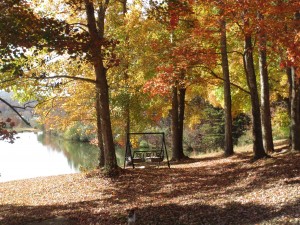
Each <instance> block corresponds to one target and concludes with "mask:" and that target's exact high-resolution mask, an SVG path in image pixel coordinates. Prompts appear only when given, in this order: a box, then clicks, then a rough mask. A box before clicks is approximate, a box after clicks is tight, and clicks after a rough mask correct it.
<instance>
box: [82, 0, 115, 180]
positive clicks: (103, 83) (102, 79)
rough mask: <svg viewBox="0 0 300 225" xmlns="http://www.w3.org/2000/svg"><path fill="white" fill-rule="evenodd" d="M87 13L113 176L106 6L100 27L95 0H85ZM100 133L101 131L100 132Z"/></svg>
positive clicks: (106, 156)
mask: <svg viewBox="0 0 300 225" xmlns="http://www.w3.org/2000/svg"><path fill="white" fill-rule="evenodd" d="M85 7H86V15H87V22H88V30H89V34H90V42H91V46H92V48H91V51H90V53H91V56H92V63H93V66H94V70H95V75H96V88H97V91H96V93H99V102H100V105H99V107H97V108H96V109H98V110H99V111H100V112H97V115H100V120H101V121H100V122H101V127H98V129H101V131H102V137H103V149H104V162H105V164H104V167H105V170H106V172H107V174H108V175H110V176H113V175H115V173H116V172H117V170H116V169H117V167H118V166H117V160H116V154H115V145H114V142H113V135H112V129H111V120H110V110H109V92H108V84H107V79H106V69H105V67H104V65H103V59H102V54H101V40H102V39H103V35H104V18H105V10H106V8H105V7H106V6H103V5H100V10H99V12H98V29H99V30H98V29H97V23H96V19H95V10H94V5H93V2H92V1H90V0H85ZM98 133H99V132H98Z"/></svg>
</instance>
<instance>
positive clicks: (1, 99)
mask: <svg viewBox="0 0 300 225" xmlns="http://www.w3.org/2000/svg"><path fill="white" fill-rule="evenodd" d="M0 101H1V102H3V103H4V104H6V105H7V106H8V107H9V108H11V109H12V110H13V111H14V112H15V113H16V114H17V115H18V116H19V117H20V118H21V119H22V120H23V122H24V123H25V124H26V125H28V126H30V127H31V124H30V123H29V122H28V121H27V120H26V119H24V118H23V117H22V115H21V114H20V113H19V112H18V111H17V110H16V109H15V108H14V106H12V105H11V104H9V103H8V102H7V101H5V100H4V99H3V98H0Z"/></svg>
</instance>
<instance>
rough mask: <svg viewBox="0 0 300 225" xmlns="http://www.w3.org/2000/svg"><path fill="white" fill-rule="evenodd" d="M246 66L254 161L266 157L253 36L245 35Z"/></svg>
mask: <svg viewBox="0 0 300 225" xmlns="http://www.w3.org/2000/svg"><path fill="white" fill-rule="evenodd" d="M244 44H245V45H244V51H245V52H244V66H245V72H246V77H247V83H248V87H249V90H250V98H251V107H252V133H253V152H254V159H260V158H263V157H266V156H267V154H266V153H265V150H264V146H263V140H262V127H261V115H260V105H259V97H258V90H257V83H256V76H255V68H254V62H253V47H252V40H251V34H245V40H244Z"/></svg>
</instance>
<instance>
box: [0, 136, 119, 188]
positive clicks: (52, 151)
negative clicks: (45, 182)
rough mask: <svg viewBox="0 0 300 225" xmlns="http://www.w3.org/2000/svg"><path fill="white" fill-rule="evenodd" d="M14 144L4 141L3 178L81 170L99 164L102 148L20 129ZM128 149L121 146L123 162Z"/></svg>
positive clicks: (0, 166) (1, 153) (0, 151)
mask: <svg viewBox="0 0 300 225" xmlns="http://www.w3.org/2000/svg"><path fill="white" fill-rule="evenodd" d="M18 136H20V138H19V139H17V140H16V142H15V143H14V144H9V143H5V142H3V141H2V142H0V174H1V177H0V182H4V181H9V180H18V179H26V178H33V177H39V176H52V175H59V174H70V173H77V172H79V171H80V168H81V167H83V168H85V169H92V168H95V167H96V166H97V164H98V148H97V147H96V146H93V145H90V144H88V143H79V142H72V141H66V140H63V139H61V138H56V137H53V136H49V135H45V134H43V133H38V134H35V133H30V132H26V133H20V134H18ZM123 158H124V151H123V150H121V149H117V159H118V164H119V165H120V166H122V165H123V161H122V160H124V159H123Z"/></svg>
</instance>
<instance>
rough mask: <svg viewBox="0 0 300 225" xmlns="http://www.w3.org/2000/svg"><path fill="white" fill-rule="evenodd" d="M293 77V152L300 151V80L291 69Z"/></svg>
mask: <svg viewBox="0 0 300 225" xmlns="http://www.w3.org/2000/svg"><path fill="white" fill-rule="evenodd" d="M291 77H292V96H291V142H292V143H291V144H292V150H293V151H300V78H299V77H297V74H296V72H295V68H294V67H292V68H291Z"/></svg>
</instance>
